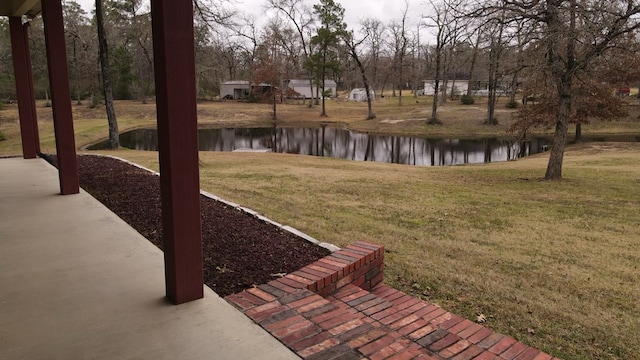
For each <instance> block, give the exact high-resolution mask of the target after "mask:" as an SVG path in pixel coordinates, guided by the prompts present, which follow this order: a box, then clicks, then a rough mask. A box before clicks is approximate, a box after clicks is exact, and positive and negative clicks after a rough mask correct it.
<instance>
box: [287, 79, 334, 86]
mask: <svg viewBox="0 0 640 360" xmlns="http://www.w3.org/2000/svg"><path fill="white" fill-rule="evenodd" d="M301 86H309V80H308V79H304V80H300V79H295V80H293V79H292V80H289V87H301ZM324 86H325V87H336V86H337V84H336V82H335V81H333V80H325V81H324Z"/></svg>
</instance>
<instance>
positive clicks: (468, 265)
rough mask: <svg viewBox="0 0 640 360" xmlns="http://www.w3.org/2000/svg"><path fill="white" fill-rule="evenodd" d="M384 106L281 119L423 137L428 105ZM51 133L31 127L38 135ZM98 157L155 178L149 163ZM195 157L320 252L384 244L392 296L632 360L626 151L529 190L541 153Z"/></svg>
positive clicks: (216, 182) (633, 119)
mask: <svg viewBox="0 0 640 360" xmlns="http://www.w3.org/2000/svg"><path fill="white" fill-rule="evenodd" d="M408 102H409V99H407V100H406V101H405V103H407V104H408ZM118 105H119V107H118V108H119V110H120V113H121V118H122V119H123V124H124V125H122V126H121V127H123V128H124V127H135V126H140V125H145V126H146V125H149V124H152V123H153V120H152V115H151V113H152V110H153V106H151V105H150V106H145V107H142V108H140V107H139V106H136V105H135V104H131V105H130V106H123V104H122V103H119V104H118ZM125 105H126V104H125ZM334 106H335V107H334ZM385 106H386V107H383V106H378V108H379V109H378V110H377V113H378V119H377V120H375V121H373V122H366V121H363V120H359V118H360V115H361V114H362V113H361V111H362V110H363V109H364V104H342V103H339V104H332V105H330V107H329V108H328V112H329V115H330V116H331V117H330V118H329V119H323V118H320V117H319V116H318V115H317V111H318V109H311V110H308V109H306V108H305V107H303V106H299V105H288V107H284V106H283V107H282V120H281V121H282V123H283V124H317V123H319V122H326V121H333V120H334V119H336V120H335V121H334V124H336V126H348V127H350V128H351V127H353V128H357V127H362V128H363V129H367V130H370V131H374V132H378V131H385V129H389V132H392V133H396V132H397V133H403V132H406V133H412V132H414V131H415V132H419V131H421V130H420V129H429V127H427V126H426V125H423V123H422V121H421V120H411V119H414V118H415V119H418V118H419V116H418V115H420V114H422V112H423V111H424V107H426V105H424V104H422V105H420V104H415V105H413V104H412V105H406V106H403V107H402V109H403V112H402V113H397V112H398V108H397V106H395V105H394V104H389V103H386V105H385ZM267 108H268V106H266V105H260V104H255V105H254V104H249V105H248V104H238V103H226V104H223V103H213V104H202V106H200V109H199V111H200V112H201V122H202V123H206V124H209V125H210V126H235V125H236V124H241V125H243V126H245V125H246V126H250V125H251V126H253V125H260V124H269V122H270V119H269V115H268V109H267ZM405 108H407V109H406V110H407V111H406V112H404V109H405ZM451 108H452V109H453V108H454V106H453V105H451ZM126 109H129V110H126ZM136 109H137V110H136ZM287 109H290V110H289V112H287V111H286V110H287ZM468 109H471V108H464V109H460V110H459V111H453V110H451V112H450V114H447V113H446V112H444V111H443V120H445V123H446V122H447V121H449V122H451V123H452V124H457V125H456V126H458V127H460V128H464V129H465V130H464V131H462V130H460V129H452V130H451V131H452V134H451V135H452V136H456V134H459V133H462V132H467V131H469V132H472V131H473V129H474V128H475V127H476V126H477V127H478V129H479V130H478V131H481V130H482V129H486V128H485V127H483V126H481V125H479V124H478V122H479V121H480V120H478V119H477V117H478V115H479V113H480V112H481V110H482V108H481V107H478V109H479V110H477V111H478V113H476V114H475V115H472V114H471V113H472V110H468ZM6 111H11V109H10V110H6ZM394 111H395V112H396V113H397V114H396V115H394ZM343 112H344V114H346V115H345V116H344V117H343V116H342V114H343ZM467 112H468V113H467ZM5 114H6V113H5V112H2V115H0V116H5ZM338 114H340V121H337V118H338ZM127 116H129V117H130V118H127ZM136 116H137V117H142V118H146V120H141V121H140V120H136V119H135V118H134V117H136ZM446 116H449V118H447V117H446ZM637 116H638V113H637V108H636V113H635V114H633V115H631V116H630V118H629V119H627V120H626V121H623V122H610V123H602V124H594V125H593V126H592V125H589V126H587V127H586V128H587V129H589V130H591V129H592V128H595V129H596V130H595V131H594V132H596V133H617V132H621V133H633V132H635V133H640V122H638V118H637ZM218 117H220V118H218ZM76 118H78V117H76ZM398 120H399V121H398ZM385 121H386V122H385ZM104 122H105V121H104V120H101V119H94V120H91V119H89V120H84V119H82V118H79V120H76V132H77V135H76V138H77V139H82V140H78V142H79V143H80V142H81V141H85V142H90V141H93V139H98V138H100V137H104V136H105V135H98V133H99V132H104V131H105V130H104V129H105V127H106V126H105V124H103V123H104ZM46 126H48V125H47V120H46V119H44V120H42V118H41V122H40V128H41V134H42V133H43V128H46ZM367 126H369V128H367ZM451 126H452V127H453V126H454V125H451ZM505 126H506V125H505ZM16 127H17V126H16V125H12V124H11V123H10V122H9V123H8V122H6V121H5V122H2V123H1V124H0V131H2V132H3V133H5V134H6V135H7V137H8V138H9V139H8V140H5V141H2V142H0V152H2V153H6V152H7V151H13V150H15V148H13V146H15V145H10V146H8V147H4V148H3V146H5V145H3V143H4V144H11V143H12V142H13V143H16V140H15V136H16V135H15V134H16V133H17V131H15V128H16ZM436 128H437V132H443V134H442V135H446V134H445V133H444V132H445V131H449V130H448V129H449V128H447V127H446V125H445V126H443V127H436ZM587 129H585V132H588V131H589V130H587ZM494 130H495V133H496V134H498V133H501V130H499V129H497V128H493V127H489V130H482V131H486V132H492V131H494ZM425 131H426V130H425ZM434 131H436V130H434ZM78 134H79V135H78ZM421 134H422V135H424V136H426V135H427V134H423V133H421ZM45 138H46V139H49V138H48V137H46V136H45ZM45 141H50V140H45ZM17 143H19V141H17ZM14 153H17V151H14ZM109 153H112V154H115V155H118V156H122V157H125V158H128V159H130V160H133V161H135V162H138V163H140V164H143V165H145V166H148V167H151V168H155V169H157V167H158V164H157V154H155V153H151V152H137V151H130V150H121V151H117V152H109ZM200 157H201V161H202V163H203V166H202V168H201V186H202V188H203V189H206V190H207V191H210V192H212V193H215V194H217V195H220V196H222V197H224V198H227V199H228V200H231V201H234V202H237V203H240V204H242V205H243V206H247V207H250V208H253V209H255V210H257V211H259V212H260V213H263V214H265V215H266V216H268V217H270V218H273V219H274V220H276V221H278V222H281V223H284V224H288V225H291V226H293V227H296V228H298V229H300V230H302V231H304V232H306V233H308V234H310V235H311V236H314V237H316V238H318V239H321V240H322V241H327V242H332V243H335V244H337V245H346V244H349V243H352V242H354V241H356V240H367V241H371V242H375V243H380V244H384V245H385V246H386V248H387V250H388V253H387V255H386V264H387V268H386V270H385V281H386V282H387V283H390V284H391V285H393V286H396V287H398V288H400V289H403V290H406V291H408V292H412V293H414V294H416V295H418V296H421V297H425V298H427V299H429V300H431V301H433V302H436V303H438V304H440V305H442V306H443V307H445V308H446V309H448V310H451V311H454V312H456V313H460V314H461V315H464V316H466V317H468V318H470V319H474V318H475V316H476V315H477V314H478V313H482V314H485V315H486V316H488V318H489V321H488V326H490V327H492V328H494V329H496V330H497V331H500V332H503V333H507V334H509V335H511V336H514V337H515V338H517V339H518V340H521V341H524V342H525V343H527V344H529V345H532V346H535V347H538V348H540V349H542V350H544V351H547V352H550V353H552V354H554V355H556V356H559V357H562V358H566V359H600V358H606V359H640V355H639V354H640V326H638V318H640V302H639V301H637V299H638V298H639V297H640V271H639V266H640V242H639V240H640V236H639V235H638V225H639V224H640V222H639V221H638V212H639V210H640V166H638V164H640V145H639V144H637V143H625V144H615V143H590V144H581V145H575V146H570V147H569V148H568V151H567V153H566V158H565V171H564V175H565V179H564V180H562V181H556V182H547V181H542V180H540V177H542V176H543V174H544V169H545V166H546V161H547V156H546V154H540V155H537V156H532V157H529V158H526V159H522V160H519V161H513V162H505V163H493V164H486V165H473V166H456V167H435V168H427V167H412V166H403V165H393V164H380V163H365V162H351V161H345V160H337V159H328V158H317V157H306V156H294V155H286V154H250V153H209V152H202V153H201V154H200Z"/></svg>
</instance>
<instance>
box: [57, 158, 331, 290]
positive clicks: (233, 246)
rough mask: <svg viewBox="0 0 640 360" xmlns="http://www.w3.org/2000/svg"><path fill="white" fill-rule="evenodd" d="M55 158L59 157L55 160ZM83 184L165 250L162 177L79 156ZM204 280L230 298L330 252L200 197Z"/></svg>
mask: <svg viewBox="0 0 640 360" xmlns="http://www.w3.org/2000/svg"><path fill="white" fill-rule="evenodd" d="M54 161H55V159H54ZM78 172H79V176H80V186H81V187H82V188H83V189H84V190H85V191H87V192H88V193H90V194H91V195H92V196H93V197H95V198H96V199H97V200H98V201H100V202H101V203H103V204H104V205H105V206H107V207H108V208H109V209H110V210H111V211H113V212H114V213H116V214H117V215H118V216H119V217H120V218H122V219H123V220H124V221H126V222H127V223H128V224H129V225H131V226H132V227H133V228H134V229H136V230H137V231H138V232H139V233H140V234H142V235H143V236H144V237H146V238H147V239H149V241H151V242H152V243H153V244H154V245H156V246H158V247H159V248H160V249H162V225H161V218H160V214H161V208H160V178H159V177H158V176H156V175H154V174H152V173H150V172H148V171H146V170H143V169H140V168H138V167H136V166H133V165H130V164H127V163H126V162H123V161H119V160H117V159H113V158H108V157H102V156H87V155H82V156H78ZM200 204H201V214H202V242H203V255H204V259H203V261H204V281H205V284H206V285H207V286H209V287H210V288H212V289H213V290H214V291H215V292H216V293H217V294H218V295H220V296H226V295H229V294H233V293H237V292H240V291H242V290H244V289H247V288H250V287H252V286H254V285H259V284H264V283H266V282H268V281H270V280H273V279H274V276H275V274H278V273H289V272H292V271H295V270H298V269H300V268H302V267H304V266H306V265H308V264H310V263H312V262H314V261H316V260H318V259H320V258H322V257H324V256H326V255H328V254H329V251H328V250H326V249H324V248H321V247H319V246H317V245H314V244H312V243H310V242H308V241H306V240H304V239H301V238H300V237H297V236H295V235H293V234H291V233H289V232H286V231H284V230H281V229H279V228H278V227H276V226H274V225H272V224H269V223H266V222H264V221H262V220H259V219H257V218H255V217H254V216H251V215H249V214H247V213H245V212H243V211H240V210H238V209H236V208H232V207H230V206H226V205H224V204H222V203H220V202H218V201H215V200H213V199H210V198H207V197H205V196H201V202H200Z"/></svg>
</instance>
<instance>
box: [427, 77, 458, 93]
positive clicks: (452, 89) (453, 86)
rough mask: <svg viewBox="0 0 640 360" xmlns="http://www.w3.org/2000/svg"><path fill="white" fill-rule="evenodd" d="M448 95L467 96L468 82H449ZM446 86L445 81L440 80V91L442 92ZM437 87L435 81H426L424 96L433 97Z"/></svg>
mask: <svg viewBox="0 0 640 360" xmlns="http://www.w3.org/2000/svg"><path fill="white" fill-rule="evenodd" d="M446 83H447V95H450V94H452V93H453V94H457V95H465V94H466V93H467V89H468V88H469V81H468V80H455V81H453V80H447V81H446ZM444 84H445V80H440V84H439V87H440V91H442V89H443V86H444ZM435 87H436V81H435V80H424V95H433V93H434V91H435Z"/></svg>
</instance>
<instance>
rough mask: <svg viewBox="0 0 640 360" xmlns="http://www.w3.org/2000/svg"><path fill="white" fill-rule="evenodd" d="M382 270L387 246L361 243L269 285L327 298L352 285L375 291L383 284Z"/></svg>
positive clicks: (287, 290)
mask: <svg viewBox="0 0 640 360" xmlns="http://www.w3.org/2000/svg"><path fill="white" fill-rule="evenodd" d="M383 269H384V246H381V245H374V244H371V243H368V242H365V241H358V242H356V243H354V244H352V245H349V246H347V247H346V248H344V249H341V250H338V251H336V252H334V253H332V254H331V255H328V256H325V257H324V258H322V259H320V260H318V261H316V262H314V263H311V264H309V265H307V266H305V267H303V268H302V269H300V270H297V271H294V272H292V273H289V274H286V275H285V276H283V277H282V278H280V279H276V280H272V281H270V282H268V283H267V285H269V286H272V287H275V288H278V289H281V290H283V291H286V292H291V291H292V290H294V289H307V290H310V291H313V292H314V293H316V294H318V295H321V296H323V297H325V296H328V295H330V294H332V293H333V292H335V291H336V290H338V289H340V288H342V287H344V286H346V285H349V284H351V285H355V286H358V287H360V288H362V289H363V290H369V289H372V288H374V287H375V286H376V285H378V284H381V283H382V282H383Z"/></svg>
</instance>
